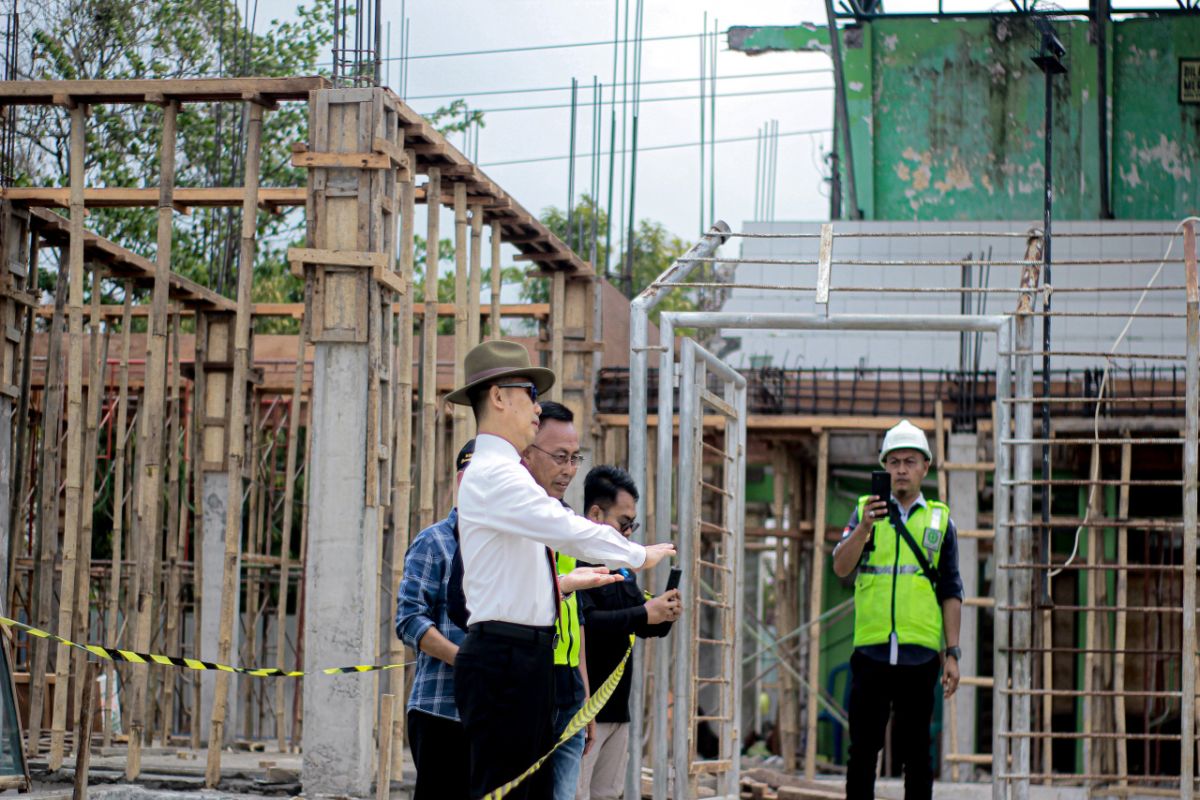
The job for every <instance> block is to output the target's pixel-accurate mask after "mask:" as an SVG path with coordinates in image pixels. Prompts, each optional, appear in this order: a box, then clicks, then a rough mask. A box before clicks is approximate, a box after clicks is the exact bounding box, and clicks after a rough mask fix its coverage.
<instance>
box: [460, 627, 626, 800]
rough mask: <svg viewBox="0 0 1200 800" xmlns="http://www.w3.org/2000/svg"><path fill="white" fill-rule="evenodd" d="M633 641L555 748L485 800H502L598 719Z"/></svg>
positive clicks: (485, 796)
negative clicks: (559, 749) (597, 716)
mask: <svg viewBox="0 0 1200 800" xmlns="http://www.w3.org/2000/svg"><path fill="white" fill-rule="evenodd" d="M633 641H634V639H633V637H632V636H630V637H629V649H628V650H626V651H625V655H624V656H623V657H622V658H621V663H620V664H617V668H616V669H614V670H613V671H612V674H611V675H609V676H608V677H607V678H605V679H604V683H602V684H600V688H599V689H597V690H596V691H595V692H594V693H593V694H592V696H591V697H589V698H588V700H587V702H586V703H584V704H583V708H581V709H579V713H578V714H576V715H575V716H574V717H572V718H571V721H570V722H568V723H567V727H566V730H564V731H563V732H562V736H559V737H558V741H557V742H555V743H554V747H551V748H550V750H549V751H548V752H547V753H546V754H545V755H544V756H542V757H541V758H539V759H538V760H537V761H535V762H533V766H531V767H530V768H529V769H527V770H525V771H524V772H522V773H521V774H520V775H518V776H517V777H515V778H513V779H512V780H511V781H509V782H508V783H506V784H504V785H502V786H498V787H496V788H495V789H493V790H492V791H490V792H488V793H487V794H485V795H484V796H483V800H500V798H502V797H504V796H505V795H506V794H508V793H509V792H511V791H512V790H513V789H515V788H517V786H519V785H520V784H521V783H522V782H523V781H524V780H525V779H526V778H528V777H529V776H530V775H532V774H533V773H535V772H537V771H538V769H540V768H541V766H542V765H543V764H545V763H546V759H548V758H550V756H552V755H554V751H555V750H557V749H558V748H560V747H562V746H563V744H564V743H566V742H568V741H570V739H571V737H572V736H574V735H575V734H577V733H579V732H580V731H581V730H583V729H584V728H586V727H587V726H588V724H589V723H590V722H591V721H592V720H594V719H595V718H596V715H597V714H599V713H600V709H602V708H604V706H605V704H606V703H608V700H609V698H610V697H612V696H613V692H615V691H616V690H617V684H618V683H620V682H621V676H622V675H624V674H625V665H626V664H628V663H629V657H630V656H631V655H633Z"/></svg>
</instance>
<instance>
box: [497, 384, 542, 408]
mask: <svg viewBox="0 0 1200 800" xmlns="http://www.w3.org/2000/svg"><path fill="white" fill-rule="evenodd" d="M496 386H497V388H500V389H524V390H525V391H527V392H529V402H531V403H536V402H537V399H538V390H537V387H536V386H534V385H533V384H532V383H529V382H527V381H526V382H522V383H497V384H496Z"/></svg>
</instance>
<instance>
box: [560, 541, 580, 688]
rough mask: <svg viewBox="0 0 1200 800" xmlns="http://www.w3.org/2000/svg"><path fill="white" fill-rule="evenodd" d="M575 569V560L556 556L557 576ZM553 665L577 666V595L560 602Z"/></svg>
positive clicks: (563, 554) (566, 556)
mask: <svg viewBox="0 0 1200 800" xmlns="http://www.w3.org/2000/svg"><path fill="white" fill-rule="evenodd" d="M573 569H575V558H574V556H569V555H567V554H566V553H559V554H558V574H559V575H566V574H567V573H568V572H570V571H571V570H573ZM554 663H555V664H557V665H562V666H570V667H578V666H579V599H578V597H577V593H574V592H573V593H572V594H571V596H570V597H567V598H565V599H564V600H563V601H562V608H561V610H560V613H559V615H558V645H557V646H556V647H555V648H554Z"/></svg>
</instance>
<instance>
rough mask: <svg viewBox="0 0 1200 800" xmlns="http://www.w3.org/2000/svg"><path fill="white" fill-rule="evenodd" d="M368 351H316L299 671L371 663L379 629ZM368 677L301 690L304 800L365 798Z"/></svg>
mask: <svg viewBox="0 0 1200 800" xmlns="http://www.w3.org/2000/svg"><path fill="white" fill-rule="evenodd" d="M367 355H368V354H367V348H366V347H365V346H363V345H359V344H336V343H324V342H319V343H317V344H316V353H315V361H314V364H313V404H312V413H313V417H312V425H313V436H312V448H313V452H312V458H311V460H310V462H309V463H310V467H309V469H310V470H311V473H310V475H309V480H311V481H312V483H311V486H312V488H311V490H310V491H311V495H310V498H309V521H308V524H309V538H308V561H307V565H308V566H307V574H306V581H307V591H306V592H305V602H304V626H305V628H304V645H305V647H304V668H305V669H306V670H311V669H318V668H321V667H329V666H343V665H349V664H367V663H372V662H373V661H374V658H375V629H376V625H377V620H378V619H379V613H378V612H379V609H378V608H376V592H375V586H374V583H373V579H374V576H375V575H376V572H377V569H378V563H377V561H378V552H377V545H376V537H377V535H378V531H377V520H378V515H377V513H376V511H375V509H373V508H368V507H367V505H366V496H365V493H366V476H365V472H364V469H363V464H364V463H365V462H366V459H367V398H366V393H365V392H364V391H363V387H364V386H365V385H366V383H367ZM376 683H377V679H376V677H375V676H374V675H359V674H355V675H337V676H323V675H322V676H318V677H314V678H312V679H308V680H305V681H304V733H303V741H302V747H303V751H304V768H303V772H302V776H301V777H302V781H303V784H304V791H305V793H306V794H308V795H313V794H339V795H346V794H348V795H352V796H359V797H362V796H366V795H367V794H368V793H369V792H370V789H371V782H372V779H373V770H372V761H373V756H374V752H375V748H374V744H373V738H372V728H373V723H374V718H375V705H376Z"/></svg>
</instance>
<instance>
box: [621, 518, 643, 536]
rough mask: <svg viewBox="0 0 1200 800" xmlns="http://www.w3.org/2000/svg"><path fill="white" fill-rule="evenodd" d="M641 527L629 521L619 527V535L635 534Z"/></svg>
mask: <svg viewBox="0 0 1200 800" xmlns="http://www.w3.org/2000/svg"><path fill="white" fill-rule="evenodd" d="M640 527H642V523H640V522H634V521H633V520H630V521H629V522H626V523H625V524H624V525H622V526H621V533H628V534H629V535H630V536H632V535H633V534H635V533H637V530H638V528H640Z"/></svg>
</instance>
